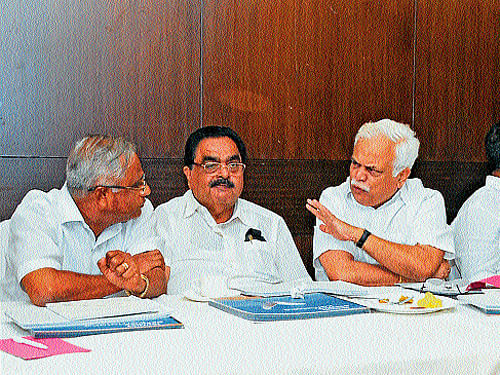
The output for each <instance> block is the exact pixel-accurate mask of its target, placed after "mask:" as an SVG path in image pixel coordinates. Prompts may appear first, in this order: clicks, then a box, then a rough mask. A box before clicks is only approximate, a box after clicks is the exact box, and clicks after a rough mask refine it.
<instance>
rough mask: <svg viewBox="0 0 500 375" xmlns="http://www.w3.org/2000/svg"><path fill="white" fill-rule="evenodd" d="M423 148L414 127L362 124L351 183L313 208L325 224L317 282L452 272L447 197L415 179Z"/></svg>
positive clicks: (317, 245) (320, 231)
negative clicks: (415, 165)
mask: <svg viewBox="0 0 500 375" xmlns="http://www.w3.org/2000/svg"><path fill="white" fill-rule="evenodd" d="M419 145H420V143H419V141H418V139H417V138H416V137H415V133H414V132H413V130H411V129H410V127H409V126H407V125H405V124H401V123H398V122H395V121H392V120H388V119H384V120H380V121H378V122H374V123H372V122H369V123H366V124H364V125H363V126H362V127H361V128H360V129H359V131H358V133H357V135H356V138H355V141H354V150H353V153H352V158H351V166H350V176H349V178H348V179H347V181H346V182H344V183H343V184H341V185H339V186H337V187H330V188H327V189H326V190H324V191H323V193H322V194H321V197H320V200H319V202H318V201H317V200H308V202H307V205H306V207H307V209H308V210H309V211H310V212H311V213H313V214H314V215H315V216H316V217H317V219H318V220H317V222H318V224H319V226H318V227H316V228H315V233H314V245H313V247H314V249H313V252H314V267H315V271H316V278H317V279H318V280H344V281H348V282H352V283H355V284H360V285H367V286H377V285H394V284H397V283H401V282H409V281H423V280H425V279H427V278H430V277H437V278H446V277H447V276H448V275H449V272H450V265H449V263H448V261H447V259H452V258H453V256H454V248H453V239H452V235H451V231H450V228H449V226H448V225H447V224H446V213H445V206H444V199H443V197H442V195H441V194H440V193H439V192H438V191H435V190H431V189H427V188H425V187H424V186H423V185H422V182H421V181H420V180H419V179H408V177H409V175H410V172H411V168H412V166H413V163H414V162H415V160H416V158H417V156H418V148H419Z"/></svg>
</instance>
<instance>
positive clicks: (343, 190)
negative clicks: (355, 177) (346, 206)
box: [319, 180, 350, 205]
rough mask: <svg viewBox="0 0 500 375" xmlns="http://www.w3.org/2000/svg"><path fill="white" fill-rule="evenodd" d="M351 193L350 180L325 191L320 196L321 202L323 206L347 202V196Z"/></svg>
mask: <svg viewBox="0 0 500 375" xmlns="http://www.w3.org/2000/svg"><path fill="white" fill-rule="evenodd" d="M349 191H350V186H349V180H347V181H345V182H343V183H342V184H340V185H337V186H330V187H328V188H326V189H325V190H323V191H322V192H321V195H320V198H319V200H320V202H321V203H323V204H327V205H328V204H330V203H336V204H338V202H341V201H346V197H347V194H348V193H349Z"/></svg>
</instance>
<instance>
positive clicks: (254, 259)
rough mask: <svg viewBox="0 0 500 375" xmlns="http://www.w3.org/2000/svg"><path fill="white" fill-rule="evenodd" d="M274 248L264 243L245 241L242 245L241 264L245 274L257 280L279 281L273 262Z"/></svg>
mask: <svg viewBox="0 0 500 375" xmlns="http://www.w3.org/2000/svg"><path fill="white" fill-rule="evenodd" d="M273 250H274V247H273V245H272V244H270V243H269V242H265V241H246V242H244V243H243V258H244V259H243V262H242V263H243V264H244V265H245V267H244V268H246V269H245V271H246V272H248V273H251V274H254V275H255V276H256V277H257V278H260V279H263V280H268V281H270V282H274V281H276V280H277V279H279V274H278V269H277V267H276V263H275V262H274V257H273V254H274V251H273Z"/></svg>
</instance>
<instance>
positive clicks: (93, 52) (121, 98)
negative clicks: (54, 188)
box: [0, 0, 201, 157]
mask: <svg viewBox="0 0 500 375" xmlns="http://www.w3.org/2000/svg"><path fill="white" fill-rule="evenodd" d="M200 4H201V2H200V1H190V2H185V1H180V0H174V1H167V2H158V1H153V0H146V1H138V0H132V1H125V2H122V1H116V0H113V1H103V2H98V1H90V2H88V1H87V2H82V1H77V0H69V1H63V2H54V1H48V0H40V1H36V2H32V1H27V0H19V1H11V2H2V5H1V12H0V21H1V22H0V25H1V27H2V30H1V33H0V37H1V40H0V67H1V68H0V69H1V70H0V88H1V90H0V95H1V97H0V111H1V116H0V117H1V120H0V121H1V124H2V126H1V128H0V132H1V134H0V135H1V139H2V142H1V143H0V155H18V154H27V155H43V156H46V155H61V156H65V155H67V153H68V151H69V149H70V148H71V145H72V143H73V141H74V140H76V139H78V138H80V137H81V136H82V135H85V134H88V133H109V134H112V135H123V136H125V137H127V138H129V139H131V140H134V141H136V142H137V143H138V145H139V148H140V149H141V153H142V154H143V155H144V156H150V157H154V156H159V157H165V156H172V157H173V156H175V157H180V156H182V147H181V145H182V144H183V142H184V139H185V138H186V137H187V135H188V134H189V133H190V132H191V131H192V130H193V129H194V128H196V127H197V126H199V123H200V87H199V82H200V53H199V51H200V8H201V5H200ZM179 140H181V141H179Z"/></svg>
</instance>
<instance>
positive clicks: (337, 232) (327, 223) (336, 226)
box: [306, 199, 355, 241]
mask: <svg viewBox="0 0 500 375" xmlns="http://www.w3.org/2000/svg"><path fill="white" fill-rule="evenodd" d="M306 208H307V210H308V211H309V212H311V213H312V214H313V215H314V216H316V217H317V218H318V219H319V220H321V221H322V222H323V224H320V226H319V229H320V230H321V231H323V232H325V233H328V234H331V235H332V236H333V237H335V238H336V239H338V240H341V241H352V240H353V238H352V237H353V230H354V229H355V228H354V227H353V226H351V225H349V224H347V223H344V222H343V221H342V220H339V219H337V218H336V217H335V215H333V214H332V213H331V212H330V211H329V210H328V208H326V207H325V206H323V205H322V204H321V203H319V201H317V200H316V199H308V200H307V204H306Z"/></svg>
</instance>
